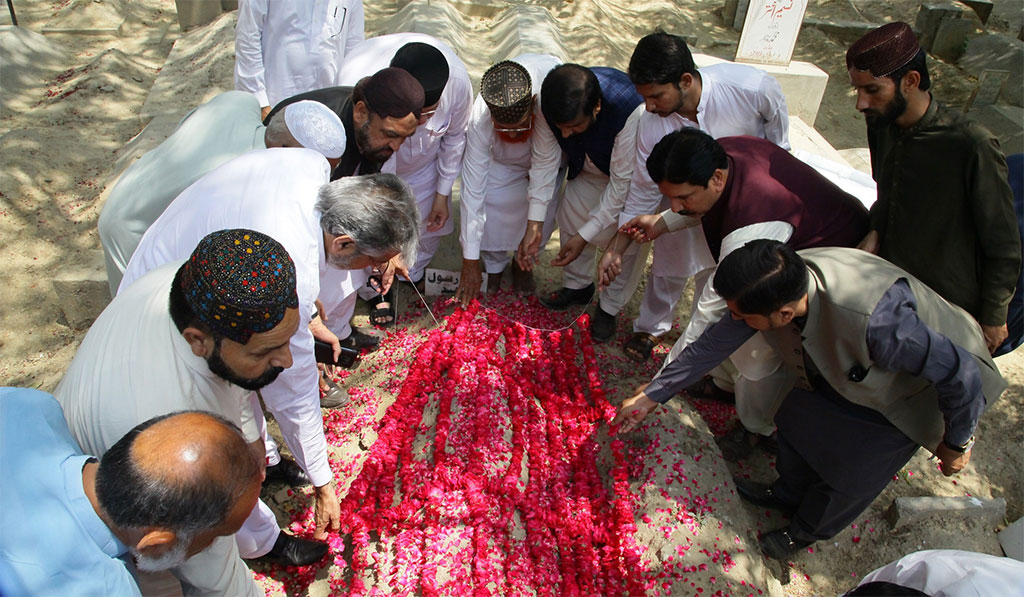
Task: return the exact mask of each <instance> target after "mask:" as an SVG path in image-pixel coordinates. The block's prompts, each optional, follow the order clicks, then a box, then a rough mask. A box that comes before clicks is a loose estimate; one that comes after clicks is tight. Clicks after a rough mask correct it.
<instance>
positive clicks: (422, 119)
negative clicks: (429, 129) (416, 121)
mask: <svg viewBox="0 0 1024 597" xmlns="http://www.w3.org/2000/svg"><path fill="white" fill-rule="evenodd" d="M434 114H437V108H434V109H433V110H423V111H422V112H420V124H425V123H426V122H427V121H428V120H430V117H431V116H433V115H434Z"/></svg>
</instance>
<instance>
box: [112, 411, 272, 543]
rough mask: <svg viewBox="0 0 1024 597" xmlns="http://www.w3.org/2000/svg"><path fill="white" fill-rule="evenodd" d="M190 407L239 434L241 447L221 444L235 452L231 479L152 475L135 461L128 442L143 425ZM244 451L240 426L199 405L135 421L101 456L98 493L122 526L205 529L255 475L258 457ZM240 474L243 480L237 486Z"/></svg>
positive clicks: (227, 452)
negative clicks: (172, 478)
mask: <svg viewBox="0 0 1024 597" xmlns="http://www.w3.org/2000/svg"><path fill="white" fill-rule="evenodd" d="M189 412H191V413H198V414H203V415H207V416H210V417H213V418H215V419H217V421H219V422H220V423H221V424H223V425H224V426H226V427H229V428H230V429H232V430H233V431H234V432H235V433H236V434H238V442H237V444H238V445H240V446H241V448H240V449H241V452H239V451H238V450H239V448H238V446H237V445H236V446H234V449H231V448H227V449H222V450H220V451H221V452H224V456H229V457H230V456H235V457H234V458H232V462H231V464H230V466H231V468H232V469H233V471H234V472H235V474H234V475H232V476H233V477H234V478H235V479H234V481H233V482H231V480H225V479H222V480H219V481H213V482H211V479H210V478H209V476H208V475H201V476H200V478H192V479H183V480H168V479H154V478H152V477H150V476H149V475H147V474H146V473H145V472H144V471H142V470H141V469H140V468H139V466H138V465H137V464H136V462H135V458H134V457H133V455H132V447H133V446H134V444H135V440H136V439H137V438H138V436H139V435H140V434H141V433H142V432H143V431H145V430H146V429H149V428H150V427H152V426H153V425H155V424H156V423H159V422H160V421H163V420H164V419H167V418H169V417H172V416H175V415H179V414H182V413H189ZM218 456H220V455H218ZM239 456H240V457H239ZM246 456H251V452H249V451H248V444H246V443H245V440H244V439H243V438H242V436H241V431H239V430H238V427H236V426H235V425H234V424H233V423H232V422H231V421H228V420H227V419H225V418H224V417H221V416H219V415H216V414H213V413H208V412H203V411H179V412H174V413H170V414H166V415H163V416H160V417H154V418H152V419H149V420H148V421H145V422H144V423H140V424H138V425H136V426H135V427H134V428H133V429H132V430H131V431H129V432H128V433H126V434H125V435H124V437H122V438H121V439H119V440H118V441H117V443H115V444H114V445H113V446H111V447H110V449H109V450H107V452H106V453H105V454H104V455H103V457H102V458H101V459H100V465H99V468H98V469H97V471H96V497H97V499H98V500H99V503H100V506H101V507H102V508H103V511H104V512H106V513H107V515H108V516H109V517H110V520H111V522H113V523H114V524H115V525H116V526H118V527H120V528H124V529H141V528H145V527H163V528H167V529H170V530H172V531H175V532H176V533H184V534H194V533H199V532H203V531H206V530H209V529H212V528H215V527H217V526H218V525H220V524H222V523H223V522H224V521H225V520H226V519H227V517H228V513H229V512H230V510H231V507H232V505H233V504H234V502H235V500H237V499H238V497H239V496H240V495H241V494H242V492H243V491H244V490H245V489H246V488H247V487H248V484H249V483H250V482H251V480H252V479H253V478H254V477H255V476H256V475H258V473H259V462H258V460H257V459H256V458H254V457H251V458H248V459H246V458H245V457H246ZM250 461H251V462H250ZM241 480H244V483H243V484H242V485H241V486H239V483H238V481H241Z"/></svg>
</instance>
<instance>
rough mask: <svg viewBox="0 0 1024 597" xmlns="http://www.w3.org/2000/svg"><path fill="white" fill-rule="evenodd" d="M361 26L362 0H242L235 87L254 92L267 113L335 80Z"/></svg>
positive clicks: (357, 39)
mask: <svg viewBox="0 0 1024 597" xmlns="http://www.w3.org/2000/svg"><path fill="white" fill-rule="evenodd" d="M363 29H364V18H363V2H362V0H288V1H287V2H271V0H241V1H240V2H239V3H238V24H237V25H236V27H235V89H239V90H241V91H248V92H249V93H251V94H253V95H255V96H256V99H257V100H258V101H259V104H260V108H261V110H262V116H266V115H267V113H268V112H270V108H271V107H272V106H274V105H276V104H277V103H278V102H279V101H281V100H283V99H285V98H287V97H291V96H293V95H298V94H300V93H305V92H307V91H312V90H314V89H321V88H323V87H333V86H335V85H338V84H339V83H338V81H337V77H338V71H339V69H340V68H341V65H342V64H343V63H344V62H345V56H346V55H347V54H348V52H349V51H351V50H352V48H353V47H355V46H356V45H357V44H358V43H359V42H361V41H363V39H364V38H365V35H366V34H365V33H364V31H363Z"/></svg>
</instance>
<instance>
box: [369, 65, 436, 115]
mask: <svg viewBox="0 0 1024 597" xmlns="http://www.w3.org/2000/svg"><path fill="white" fill-rule="evenodd" d="M359 86H361V87H362V93H363V97H364V98H365V99H366V103H367V104H369V107H370V110H372V111H373V112H374V113H375V114H376V115H377V116H380V117H381V118H387V117H391V118H405V117H406V116H408V115H409V114H412V115H414V116H415V117H416V118H417V119H418V118H419V117H420V111H421V110H423V106H424V103H423V86H422V85H420V82H419V81H417V80H416V78H415V77H413V76H412V75H410V74H409V73H408V72H406V71H404V70H402V69H400V68H393V67H388V68H383V69H381V70H379V71H377V72H376V73H375V74H374V75H373V76H371V77H367V78H365V79H363V80H361V81H359V83H358V84H357V87H359ZM428 105H429V104H428Z"/></svg>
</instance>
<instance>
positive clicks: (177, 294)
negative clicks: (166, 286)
mask: <svg viewBox="0 0 1024 597" xmlns="http://www.w3.org/2000/svg"><path fill="white" fill-rule="evenodd" d="M186 265H188V262H187V261H186V262H185V263H183V264H182V265H181V267H179V268H178V271H177V273H175V274H174V281H173V282H171V292H170V296H169V297H168V300H167V308H168V310H169V311H170V312H171V321H173V322H174V326H175V327H176V328H178V331H179V332H184V331H185V328H196V329H197V330H199V331H201V332H203V333H204V334H207V335H209V336H210V337H211V338H213V340H214V341H215V342H220V340H221V339H222V338H223V336H222V335H221V334H218V333H216V332H214V331H213V329H211V328H210V327H209V326H207V325H206V324H204V323H203V322H202V321H200V320H199V317H197V316H196V312H195V311H193V310H192V306H191V305H189V304H188V301H187V300H185V292H184V291H183V290H182V288H181V277H182V276H183V275H184V274H185V266H186Z"/></svg>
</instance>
